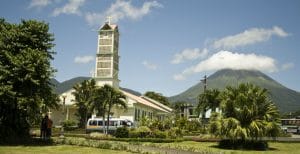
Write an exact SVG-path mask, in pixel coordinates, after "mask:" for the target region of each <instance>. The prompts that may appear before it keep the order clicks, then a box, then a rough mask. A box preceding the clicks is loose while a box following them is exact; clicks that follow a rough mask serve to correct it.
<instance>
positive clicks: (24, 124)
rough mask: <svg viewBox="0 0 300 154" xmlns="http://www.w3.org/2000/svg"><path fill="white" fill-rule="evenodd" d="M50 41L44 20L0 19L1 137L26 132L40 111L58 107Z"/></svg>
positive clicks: (16, 136) (25, 134)
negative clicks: (11, 21)
mask: <svg viewBox="0 0 300 154" xmlns="http://www.w3.org/2000/svg"><path fill="white" fill-rule="evenodd" d="M53 41H54V38H53V34H51V33H49V26H48V24H46V23H44V22H39V21H36V20H22V21H21V22H20V23H18V24H12V23H9V22H6V21H5V20H4V19H0V74H1V77H0V140H1V141H3V140H5V139H7V138H22V137H25V136H28V135H29V128H30V126H32V125H34V124H38V123H39V119H41V113H43V112H46V111H48V108H57V107H58V104H57V102H58V97H57V95H56V94H55V93H54V92H53V89H52V86H51V84H50V80H51V78H52V77H53V73H54V72H55V70H54V69H53V68H52V67H51V60H53V55H54V54H55V52H54V51H53V50H52V48H53V47H54V44H53ZM37 115H40V116H37ZM8 134H9V135H8Z"/></svg>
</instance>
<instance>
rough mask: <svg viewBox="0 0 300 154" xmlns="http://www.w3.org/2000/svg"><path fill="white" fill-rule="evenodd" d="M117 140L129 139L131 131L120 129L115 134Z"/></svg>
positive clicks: (124, 128)
mask: <svg viewBox="0 0 300 154" xmlns="http://www.w3.org/2000/svg"><path fill="white" fill-rule="evenodd" d="M115 136H116V138H128V137H129V130H128V128H126V127H119V128H117V130H116V133H115Z"/></svg>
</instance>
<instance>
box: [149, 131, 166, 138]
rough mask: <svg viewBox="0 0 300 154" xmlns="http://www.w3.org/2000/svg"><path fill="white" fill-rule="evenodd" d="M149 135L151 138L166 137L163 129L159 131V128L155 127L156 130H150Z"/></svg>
mask: <svg viewBox="0 0 300 154" xmlns="http://www.w3.org/2000/svg"><path fill="white" fill-rule="evenodd" d="M151 137H153V138H167V134H166V133H165V132H163V131H160V130H157V129H156V130H154V131H152V133H151Z"/></svg>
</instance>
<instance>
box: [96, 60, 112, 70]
mask: <svg viewBox="0 0 300 154" xmlns="http://www.w3.org/2000/svg"><path fill="white" fill-rule="evenodd" d="M97 65H98V66H97V67H98V68H110V67H111V62H110V61H108V62H98V64H97Z"/></svg>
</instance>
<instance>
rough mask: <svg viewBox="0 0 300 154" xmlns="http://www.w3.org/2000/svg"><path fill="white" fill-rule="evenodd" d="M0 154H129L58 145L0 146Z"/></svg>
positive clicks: (127, 153) (126, 153)
mask: <svg viewBox="0 0 300 154" xmlns="http://www.w3.org/2000/svg"><path fill="white" fill-rule="evenodd" d="M0 153H1V154H93V153H98V154H130V153H129V152H124V151H114V150H105V149H98V148H89V147H80V146H70V145H58V146H0Z"/></svg>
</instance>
